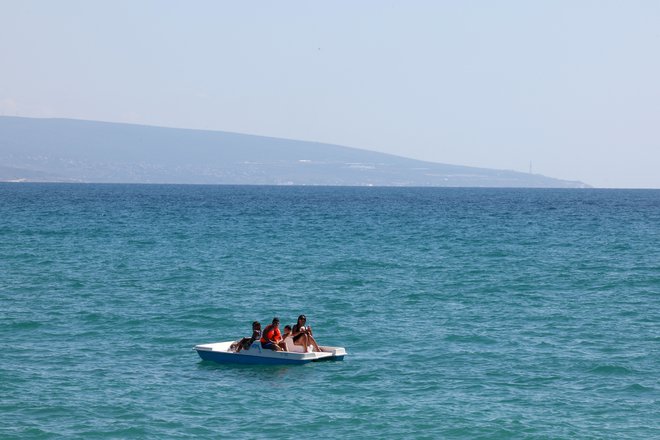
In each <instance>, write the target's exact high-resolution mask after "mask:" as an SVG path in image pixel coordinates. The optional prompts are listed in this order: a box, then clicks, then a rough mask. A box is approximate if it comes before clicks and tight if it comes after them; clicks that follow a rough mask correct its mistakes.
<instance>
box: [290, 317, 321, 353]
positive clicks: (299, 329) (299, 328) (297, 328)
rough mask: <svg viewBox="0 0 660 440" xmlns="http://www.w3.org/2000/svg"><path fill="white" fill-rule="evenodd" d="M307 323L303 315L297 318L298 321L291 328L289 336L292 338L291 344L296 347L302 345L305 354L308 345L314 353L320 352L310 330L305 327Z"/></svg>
mask: <svg viewBox="0 0 660 440" xmlns="http://www.w3.org/2000/svg"><path fill="white" fill-rule="evenodd" d="M306 322H307V317H306V316H305V315H300V316H298V321H297V322H296V325H294V326H293V329H292V331H291V335H292V337H293V343H294V344H296V345H302V346H303V347H305V353H307V350H308V348H307V347H309V346H310V345H311V346H312V347H314V351H319V352H320V351H321V349H320V348H319V346H318V344H317V343H316V340H315V339H314V336H312V328H311V327H310V326H305V323H306Z"/></svg>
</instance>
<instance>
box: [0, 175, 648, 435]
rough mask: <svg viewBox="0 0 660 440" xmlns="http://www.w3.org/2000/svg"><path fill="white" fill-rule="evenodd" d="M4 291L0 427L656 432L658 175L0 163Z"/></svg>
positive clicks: (48, 431) (154, 431)
mask: <svg viewBox="0 0 660 440" xmlns="http://www.w3.org/2000/svg"><path fill="white" fill-rule="evenodd" d="M0 306H1V307H0V341H1V342H0V344H2V346H1V349H2V356H1V358H0V359H1V361H0V438H3V439H6V438H84V439H93V438H129V437H131V438H153V439H159V438H223V437H238V438H267V437H270V438H273V437H274V438H291V437H299V436H304V437H314V438H315V437H331V436H332V437H339V438H346V437H353V438H429V439H434V438H464V439H474V438H489V439H490V438H495V439H496V438H502V439H511V438H552V439H576V438H585V439H589V438H593V439H601V438H617V439H624V438H631V439H632V438H634V439H640V438H644V439H648V438H654V437H655V438H659V437H660V422H659V417H658V414H659V413H660V379H659V377H660V375H659V373H658V372H659V370H660V362H659V361H660V354H659V353H660V350H659V348H660V191H654V190H643V191H642V190H640V191H628V190H524V189H523V190H521V189H516V190H513V189H511V190H509V189H437V188H436V189H434V188H425V189H422V188H327V187H250V186H236V187H232V186H159V185H153V186H151V185H65V184H0ZM300 313H305V314H306V315H307V317H308V320H309V324H311V325H312V327H313V328H314V333H315V335H316V336H317V339H318V340H319V341H320V342H321V343H323V344H327V345H340V346H345V347H346V348H347V350H348V351H349V353H350V354H349V356H347V357H346V359H345V360H344V361H343V362H326V363H319V364H309V365H305V366H292V367H263V366H230V365H218V364H213V363H207V362H202V361H201V360H200V359H199V357H198V356H197V354H196V353H195V352H194V351H191V348H192V346H193V345H195V344H199V343H206V342H215V341H223V340H230V339H235V338H239V337H243V336H247V335H248V334H249V333H250V323H251V322H252V321H253V320H255V319H258V320H260V321H261V322H262V323H266V322H268V321H269V320H270V319H272V317H273V316H274V315H277V316H279V317H280V318H281V320H282V322H283V324H285V323H293V322H294V320H295V318H296V316H297V315H298V314H300Z"/></svg>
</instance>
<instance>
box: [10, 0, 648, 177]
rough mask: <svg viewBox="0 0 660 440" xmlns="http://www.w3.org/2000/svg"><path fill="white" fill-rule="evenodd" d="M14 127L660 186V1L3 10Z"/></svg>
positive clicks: (75, 5)
mask: <svg viewBox="0 0 660 440" xmlns="http://www.w3.org/2000/svg"><path fill="white" fill-rule="evenodd" d="M0 114H5V115H19V116H35V117H70V118H81V119H95V120H105V121H123V122H133V123H140V124H152V125H162V126H172V127H189V128H205V129H214V130H226V131H233V132H240V133H249V134H260V135H268V136H275V137H284V138H291V139H303V140H314V141H320V142H328V143H335V144H340V145H347V146H354V147H358V148H365V149H370V150H376V151H381V152H387V153H392V154H398V155H402V156H408V157H414V158H418V159H424V160H430V161H434V162H443V163H452V164H457V165H471V166H479V167H486V168H500V169H512V170H518V171H529V166H530V161H531V163H532V167H533V172H535V173H541V174H545V175H548V176H552V177H558V178H563V179H571V180H582V181H584V182H587V183H589V184H592V185H595V186H598V187H654V188H660V1H658V0H648V1H635V0H626V1H621V0H617V1H603V0H599V1H581V0H567V1H561V0H552V1H551V0H548V1H529V0H520V1H492V0H483V1H467V0H466V1H414V0H412V1H396V2H395V1H382V0H379V1H360V0H352V1H337V0H333V1H326V2H320V1H310V0H306V1H264V2H258V1H250V2H245V1H164V0H157V1H156V0H154V1H133V0H131V1H117V0H112V1H105V2H102V1H86V0H85V1H66V0H59V1H50V0H44V1H31V0H20V1H11V0H0ZM0 148H2V146H1V145H0Z"/></svg>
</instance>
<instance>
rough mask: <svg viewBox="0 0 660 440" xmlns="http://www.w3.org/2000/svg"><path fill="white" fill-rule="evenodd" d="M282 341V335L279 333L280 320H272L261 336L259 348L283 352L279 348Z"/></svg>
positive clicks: (276, 318)
mask: <svg viewBox="0 0 660 440" xmlns="http://www.w3.org/2000/svg"><path fill="white" fill-rule="evenodd" d="M281 341H282V334H281V333H280V318H278V317H275V318H273V322H271V323H270V324H268V325H267V326H266V328H265V329H264V331H263V333H262V334H261V348H266V349H268V350H273V351H285V349H283V348H282V347H280V345H279V343H280V342H281Z"/></svg>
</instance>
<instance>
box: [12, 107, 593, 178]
mask: <svg viewBox="0 0 660 440" xmlns="http://www.w3.org/2000/svg"><path fill="white" fill-rule="evenodd" d="M0 181H35V182H39V181H40V182H45V181H46V182H95V183H100V182H108V183H199V184H263V185H291V184H293V185H357V186H361V185H374V186H454V187H458V186H462V187H554V188H581V187H587V186H588V185H585V184H584V183H582V182H572V181H565V180H559V179H553V178H550V177H545V176H541V175H538V174H528V173H520V172H514V171H501V170H491V169H482V168H473V167H464V166H458V165H447V164H440V163H432V162H424V161H419V160H413V159H407V158H404V157H399V156H393V155H389V154H382V153H376V152H372V151H366V150H361V149H357V148H349V147H342V146H338V145H330V144H322V143H314V142H304V141H295V140H288V139H277V138H269V137H262V136H253V135H246V134H236V133H227V132H220V131H206V130H189V129H177V128H163V127H151V126H141V125H131V124H119V123H108V122H95V121H83V120H72V119H34V118H19V117H6V116H3V117H0Z"/></svg>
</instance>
